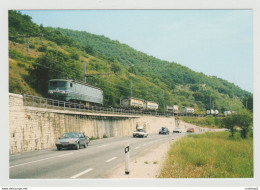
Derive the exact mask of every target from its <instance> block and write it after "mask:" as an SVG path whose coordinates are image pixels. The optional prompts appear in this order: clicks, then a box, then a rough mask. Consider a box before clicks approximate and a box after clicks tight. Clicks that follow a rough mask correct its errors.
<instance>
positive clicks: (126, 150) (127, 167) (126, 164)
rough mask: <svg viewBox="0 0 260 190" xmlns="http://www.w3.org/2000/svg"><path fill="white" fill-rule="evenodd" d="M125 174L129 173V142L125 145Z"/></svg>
mask: <svg viewBox="0 0 260 190" xmlns="http://www.w3.org/2000/svg"><path fill="white" fill-rule="evenodd" d="M125 174H127V175H129V174H130V171H129V143H127V144H126V145H125Z"/></svg>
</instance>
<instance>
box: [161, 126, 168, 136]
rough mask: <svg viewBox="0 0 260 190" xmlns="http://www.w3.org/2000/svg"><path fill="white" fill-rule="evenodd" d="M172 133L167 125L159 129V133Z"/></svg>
mask: <svg viewBox="0 0 260 190" xmlns="http://www.w3.org/2000/svg"><path fill="white" fill-rule="evenodd" d="M169 134H170V131H169V129H168V128H166V127H162V128H161V129H160V130H159V135H169Z"/></svg>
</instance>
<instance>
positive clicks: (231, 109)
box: [230, 98, 232, 114]
mask: <svg viewBox="0 0 260 190" xmlns="http://www.w3.org/2000/svg"><path fill="white" fill-rule="evenodd" d="M230 111H231V114H232V99H231V98H230Z"/></svg>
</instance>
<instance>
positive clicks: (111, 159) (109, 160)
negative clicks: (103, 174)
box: [106, 157, 117, 163]
mask: <svg viewBox="0 0 260 190" xmlns="http://www.w3.org/2000/svg"><path fill="white" fill-rule="evenodd" d="M115 159H117V157H113V158H110V159H108V160H107V161H106V162H107V163H108V162H111V161H113V160H115Z"/></svg>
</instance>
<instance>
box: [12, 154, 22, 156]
mask: <svg viewBox="0 0 260 190" xmlns="http://www.w3.org/2000/svg"><path fill="white" fill-rule="evenodd" d="M19 155H21V154H13V155H10V156H19Z"/></svg>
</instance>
